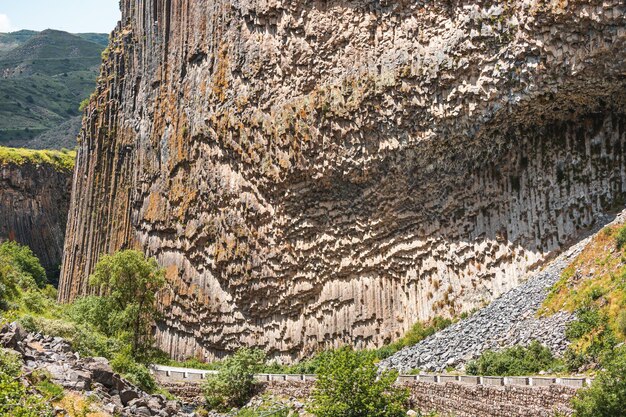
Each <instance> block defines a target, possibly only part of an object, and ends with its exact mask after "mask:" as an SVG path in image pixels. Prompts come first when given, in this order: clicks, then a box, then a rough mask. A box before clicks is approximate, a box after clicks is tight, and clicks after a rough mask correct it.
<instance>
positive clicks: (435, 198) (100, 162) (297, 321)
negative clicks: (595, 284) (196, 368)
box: [60, 0, 626, 360]
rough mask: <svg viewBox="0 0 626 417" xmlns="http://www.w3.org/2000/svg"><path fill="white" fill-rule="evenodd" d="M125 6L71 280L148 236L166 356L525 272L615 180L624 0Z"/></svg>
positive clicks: (368, 329)
mask: <svg viewBox="0 0 626 417" xmlns="http://www.w3.org/2000/svg"><path fill="white" fill-rule="evenodd" d="M121 6H122V12H123V17H122V21H121V24H120V25H119V26H118V28H117V30H116V31H115V33H114V36H113V38H112V41H111V45H110V47H109V52H108V55H107V58H106V60H105V62H104V65H103V67H102V75H101V78H100V82H99V85H98V89H97V95H96V96H94V98H93V99H92V101H91V104H90V106H89V107H88V109H87V113H88V114H87V117H86V119H85V121H84V126H83V131H82V133H81V143H80V149H79V153H78V161H77V169H76V172H75V184H74V193H73V201H72V205H71V209H70V221H69V226H68V232H67V235H68V238H67V241H66V247H65V258H64V267H63V273H62V283H61V288H60V297H61V299H62V300H64V301H68V300H71V299H73V298H74V297H76V296H78V295H80V294H85V293H87V292H88V291H89V288H88V285H87V282H88V280H87V277H88V274H89V273H90V271H91V270H92V269H93V267H94V265H95V263H96V262H97V260H98V258H99V256H100V255H101V254H102V253H107V252H113V251H116V250H118V249H120V248H129V247H133V248H140V249H142V250H145V251H146V252H147V253H148V254H150V255H153V256H155V257H157V259H158V260H159V262H160V263H161V265H163V266H164V267H165V268H166V270H167V277H168V281H169V288H168V291H167V292H166V293H164V294H163V295H162V297H161V299H160V300H161V304H160V305H161V309H162V312H163V317H162V319H161V320H160V321H159V325H158V329H157V340H158V342H159V345H160V346H161V347H162V348H163V349H165V350H166V351H168V352H169V353H171V354H173V355H174V356H175V357H178V358H184V357H189V356H198V357H203V358H212V357H216V356H217V357H219V356H222V355H224V354H225V353H227V352H229V351H232V350H233V349H235V348H237V347H239V346H241V345H251V346H260V347H263V348H265V349H266V350H267V351H268V352H269V353H270V354H271V355H273V356H276V357H280V358H283V359H285V360H288V359H293V358H295V357H298V356H302V355H305V354H307V353H310V352H312V351H314V350H317V349H320V348H325V347H331V346H337V345H340V344H345V343H349V344H353V345H354V346H356V347H359V348H366V347H375V346H380V345H382V344H383V343H384V342H385V341H389V340H391V339H394V338H396V337H398V336H400V335H401V334H402V333H403V332H404V331H406V330H407V329H408V328H409V327H410V326H411V325H412V324H413V323H414V322H415V321H417V320H425V319H428V318H431V317H433V316H435V315H455V314H459V313H460V312H462V311H467V310H470V309H472V308H474V307H477V306H480V305H482V304H483V303H485V302H488V301H489V300H492V299H493V298H494V297H495V296H497V295H499V294H501V293H502V292H503V291H505V290H507V289H509V288H511V287H513V286H515V285H516V284H517V283H519V282H520V280H521V279H523V277H524V276H525V274H526V273H527V271H528V270H529V269H532V268H533V267H535V266H536V265H538V264H540V263H541V261H542V260H544V259H545V258H546V257H548V256H550V255H552V254H554V253H555V252H557V251H559V250H560V249H561V248H563V247H564V246H566V245H568V244H569V243H571V242H572V241H573V240H575V239H576V236H577V233H578V232H579V231H580V230H581V229H583V228H585V227H587V226H589V225H591V224H593V223H594V219H595V217H597V215H598V213H600V212H602V211H605V210H608V209H610V208H611V207H612V206H614V205H616V204H620V203H621V201H622V198H623V196H624V180H625V176H626V167H625V162H624V152H623V149H624V145H625V143H624V142H625V141H626V138H625V133H624V128H625V123H626V117H625V111H624V110H625V107H624V104H625V101H626V100H625V97H624V91H626V90H624V87H625V84H626V82H625V78H624V74H625V73H626V65H625V58H626V52H625V51H626V48H625V45H624V41H625V39H626V17H625V16H626V8H625V7H624V6H623V5H622V2H619V1H569V2H568V1H551V2H546V1H535V0H526V1H515V2H513V1H511V2H488V1H471V2H470V1H451V2H440V1H411V2H406V1H369V0H368V1H366V0H362V1H298V0H295V1H278V0H275V1H273V0H240V1H222V0H211V1H208V0H154V1H149V2H148V1H144V0H133V1H130V0H123V1H122V2H121Z"/></svg>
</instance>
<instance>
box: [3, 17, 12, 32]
mask: <svg viewBox="0 0 626 417" xmlns="http://www.w3.org/2000/svg"><path fill="white" fill-rule="evenodd" d="M12 30H13V28H12V27H11V20H10V19H9V16H7V15H5V14H2V13H0V32H11V31H12Z"/></svg>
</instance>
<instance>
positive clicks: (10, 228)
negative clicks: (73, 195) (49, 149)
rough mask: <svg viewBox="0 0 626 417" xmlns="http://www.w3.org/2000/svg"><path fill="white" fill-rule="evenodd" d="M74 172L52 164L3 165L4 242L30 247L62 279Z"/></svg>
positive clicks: (0, 213)
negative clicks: (64, 242)
mask: <svg viewBox="0 0 626 417" xmlns="http://www.w3.org/2000/svg"><path fill="white" fill-rule="evenodd" d="M71 183H72V172H71V171H70V170H69V169H62V168H59V167H57V166H54V165H52V164H46V163H42V164H36V163H32V162H23V163H19V164H17V163H2V162H0V241H5V240H15V241H16V242H18V243H20V244H22V245H27V246H29V247H30V248H31V249H32V250H33V252H34V253H35V254H36V255H37V257H38V258H39V260H40V261H41V264H42V266H43V267H44V268H45V269H46V271H47V273H48V276H49V277H50V278H51V279H53V280H56V279H57V278H58V277H59V268H60V266H61V260H62V254H63V241H64V238H65V227H66V224H67V213H68V210H69V205H70V191H71Z"/></svg>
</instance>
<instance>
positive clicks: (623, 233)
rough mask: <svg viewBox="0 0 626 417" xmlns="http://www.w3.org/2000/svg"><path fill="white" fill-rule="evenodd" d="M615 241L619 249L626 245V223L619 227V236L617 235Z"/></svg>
mask: <svg viewBox="0 0 626 417" xmlns="http://www.w3.org/2000/svg"><path fill="white" fill-rule="evenodd" d="M615 243H616V244H617V248H618V249H622V248H623V247H624V245H626V225H624V226H622V227H620V228H619V230H618V231H617V236H616V237H615Z"/></svg>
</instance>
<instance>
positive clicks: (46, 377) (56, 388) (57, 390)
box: [28, 370, 64, 401]
mask: <svg viewBox="0 0 626 417" xmlns="http://www.w3.org/2000/svg"><path fill="white" fill-rule="evenodd" d="M28 379H29V380H30V382H31V383H32V384H34V385H35V387H36V388H37V391H39V393H40V394H41V395H42V396H43V397H44V398H45V399H46V401H57V400H60V399H61V398H63V395H64V391H63V387H61V386H60V385H57V384H55V383H54V382H52V377H51V375H50V373H49V372H47V371H44V370H37V371H35V372H33V373H32V374H31V375H30V376H29V378H28Z"/></svg>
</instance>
